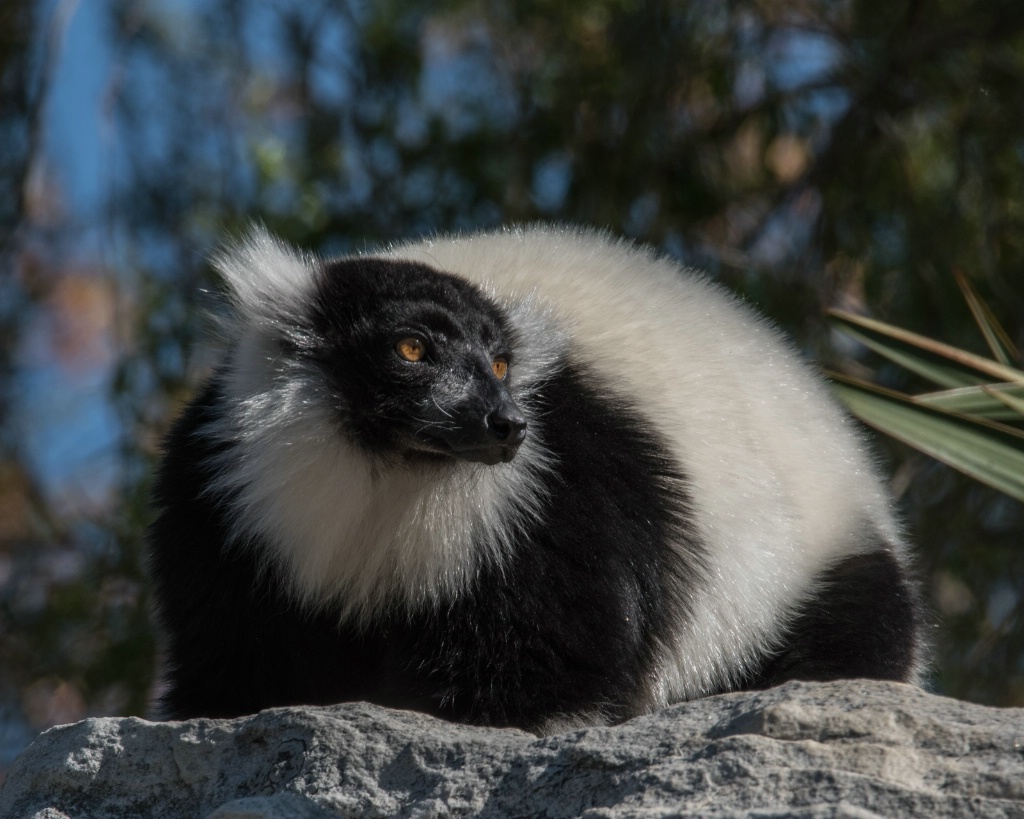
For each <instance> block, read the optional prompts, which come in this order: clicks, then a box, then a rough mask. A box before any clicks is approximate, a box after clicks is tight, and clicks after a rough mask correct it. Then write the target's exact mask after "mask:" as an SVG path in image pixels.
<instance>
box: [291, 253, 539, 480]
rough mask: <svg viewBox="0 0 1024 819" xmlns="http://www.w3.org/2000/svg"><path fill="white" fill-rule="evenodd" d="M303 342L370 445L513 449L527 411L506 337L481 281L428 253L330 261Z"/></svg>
mask: <svg viewBox="0 0 1024 819" xmlns="http://www.w3.org/2000/svg"><path fill="white" fill-rule="evenodd" d="M310 320H311V324H312V329H313V337H314V338H316V339H317V342H316V344H315V345H313V347H312V348H311V349H309V350H307V351H305V354H306V355H307V356H309V357H310V358H311V359H312V360H314V361H315V362H316V363H317V364H318V366H319V367H320V368H321V369H322V371H323V372H324V375H325V377H326V379H327V382H328V384H329V385H330V387H331V388H332V392H334V393H335V394H336V396H337V398H338V402H339V404H340V410H341V412H342V413H343V416H342V418H340V419H339V420H341V421H342V422H343V423H342V429H344V430H345V431H346V432H347V433H348V434H349V435H350V436H351V437H352V438H353V440H354V441H355V442H356V443H358V444H360V445H362V446H364V447H367V448H368V449H370V450H371V451H375V452H378V453H399V454H402V455H404V456H408V457H414V458H423V457H427V458H437V457H455V458H459V459H464V460H470V461H481V462H484V463H487V464H494V463H498V462H500V461H510V460H512V458H513V457H514V456H515V454H516V451H517V450H518V448H519V445H520V444H521V443H522V441H523V439H524V438H525V436H526V419H525V417H524V416H523V414H522V412H521V411H520V410H519V407H518V406H517V405H516V402H515V400H514V399H513V398H512V395H511V394H510V392H509V383H510V381H511V380H512V379H513V378H514V377H515V376H514V366H513V362H512V346H513V341H514V339H513V338H512V334H511V332H510V330H509V328H508V327H507V326H506V323H505V320H504V318H503V315H502V313H501V311H500V310H499V309H498V307H497V306H496V305H495V304H494V303H493V302H491V301H490V300H489V299H487V298H486V297H485V296H484V295H483V294H482V293H481V292H480V290H479V289H478V288H475V287H473V286H472V285H470V284H468V283H467V282H465V281H463V280H461V279H458V278H456V277H455V276H450V275H447V274H444V273H440V272H438V271H436V270H433V269H431V268H429V267H427V266H426V265H422V264H416V263H412V262H399V261H389V260H384V259H366V258H350V259H343V260H340V261H334V262H330V263H327V264H325V265H324V266H323V268H322V270H321V275H320V276H319V277H318V281H317V288H316V292H315V296H314V299H313V304H312V308H311V313H310Z"/></svg>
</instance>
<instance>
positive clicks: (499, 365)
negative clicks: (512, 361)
mask: <svg viewBox="0 0 1024 819" xmlns="http://www.w3.org/2000/svg"><path fill="white" fill-rule="evenodd" d="M491 369H492V370H494V375H495V376H496V377H497V379H498V380H499V381H504V380H505V376H506V375H508V359H506V358H504V357H503V356H498V357H497V358H496V359H494V361H492V362H491Z"/></svg>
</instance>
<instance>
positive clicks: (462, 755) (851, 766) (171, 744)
mask: <svg viewBox="0 0 1024 819" xmlns="http://www.w3.org/2000/svg"><path fill="white" fill-rule="evenodd" d="M203 816H206V817H210V819H320V817H329V816H358V817H378V816H380V817H384V816H407V817H428V816H492V817H504V816H519V817H534V816H545V817H552V819H554V817H563V816H564V817H575V816H587V817H655V816H699V817H741V816H742V817H762V818H763V819H766V818H767V817H783V816H787V817H790V816H792V817H815V819H818V818H819V817H820V818H821V819H825V817H850V818H851V819H853V817H858V818H859V819H867V817H879V816H887V817H888V816H899V817H904V816H921V817H929V819H936V818H937V817H947V816H957V817H960V816H983V817H1022V819H1024V709H995V708H986V707H983V706H980V705H972V704H970V703H965V702H959V701H956V700H950V699H945V698H942V697H937V696H934V695H931V694H927V693H925V692H923V691H920V690H918V689H916V688H912V687H910V686H906V685H900V684H895V683H878V682H865V681H859V680H858V681H847V682H838V683H824V684H814V683H788V684H786V685H784V686H781V687H779V688H776V689H773V690H770V691H764V692H758V693H747V694H729V695H725V696H720V697H711V698H709V699H706V700H701V701H698V702H692V703H685V704H682V705H678V706H674V707H672V708H669V709H666V710H665V711H662V712H660V713H658V714H652V715H650V716H647V717H641V718H639V719H635V720H632V721H631V722H629V723H627V724H625V725H621V726H618V727H615V728H591V729H587V730H581V731H575V732H572V733H568V734H563V735H560V736H551V737H545V738H537V737H535V736H532V735H530V734H526V733H523V732H521V731H515V730H493V729H484V728H473V727H468V726H464V725H453V724H450V723H445V722H441V721H438V720H436V719H432V718H430V717H426V716H423V715H420V714H414V713H407V712H400V711H390V710H387V709H384V708H378V707H376V706H371V705H365V704H361V703H360V704H352V705H338V706H333V707H330V708H286V709H275V710H271V711H265V712H264V713H262V714H259V715H257V716H253V717H247V718H244V719H237V720H192V721H189V722H170V723H151V722H146V721H144V720H140V719H134V718H124V719H114V718H107V719H91V720H85V721H84V722H80V723H77V724H75V725H65V726H61V727H58V728H53V729H51V730H49V731H47V732H46V733H44V734H42V735H41V736H40V737H39V738H38V739H37V740H36V741H35V743H33V745H32V746H31V747H29V748H28V749H27V750H26V751H25V752H24V753H23V754H22V755H21V756H20V757H19V758H18V760H17V761H16V762H15V764H14V766H13V768H12V769H11V770H10V773H9V775H8V778H7V782H6V784H5V785H4V788H3V791H2V792H0V817H3V819H23V817H33V818H34V819H44V818H45V819H86V817H88V819H104V817H110V818H111V819H114V817H117V819H122V818H123V817H131V819H136V818H137V817H203Z"/></svg>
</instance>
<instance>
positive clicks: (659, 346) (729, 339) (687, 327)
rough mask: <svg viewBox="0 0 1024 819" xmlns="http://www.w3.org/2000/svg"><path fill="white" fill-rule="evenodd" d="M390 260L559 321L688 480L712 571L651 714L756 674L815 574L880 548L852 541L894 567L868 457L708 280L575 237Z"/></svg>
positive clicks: (809, 382) (800, 369)
mask: <svg viewBox="0 0 1024 819" xmlns="http://www.w3.org/2000/svg"><path fill="white" fill-rule="evenodd" d="M391 255H393V256H395V257H398V258H405V259H412V260H416V261H421V262H425V263H428V264H432V265H434V266H436V267H438V268H440V269H442V270H447V271H449V272H452V273H456V274H459V275H461V276H464V277H466V278H467V279H469V280H470V281H473V282H476V283H477V284H479V285H481V286H483V287H484V288H485V289H487V290H488V291H489V292H491V293H492V294H494V295H495V296H496V297H497V298H498V300H499V303H500V302H502V301H507V300H513V301H514V300H516V299H518V298H521V297H522V296H524V295H527V294H529V295H531V296H533V297H535V298H536V299H538V300H539V301H543V302H546V303H548V304H550V305H551V306H552V307H553V309H554V310H555V311H556V312H557V313H558V314H560V315H562V316H564V317H565V319H566V322H567V328H568V329H569V332H570V340H569V355H570V358H571V359H573V360H576V361H579V362H581V363H582V364H585V365H587V366H589V367H591V368H593V369H594V370H596V371H597V373H598V374H599V375H601V376H602V379H601V380H602V382H603V383H606V384H612V385H615V388H616V390H617V391H618V392H619V393H620V394H621V395H622V396H624V397H626V398H627V399H628V400H629V401H630V402H631V404H632V405H633V406H635V407H636V408H637V409H638V410H639V411H640V412H641V413H643V415H644V416H645V417H646V418H647V419H648V420H649V421H650V422H652V423H653V426H654V427H655V428H656V429H657V430H658V431H659V432H660V433H661V435H662V436H664V438H665V439H666V440H667V441H668V443H669V445H670V446H671V448H672V450H673V452H672V454H673V455H674V457H675V459H676V460H677V462H678V463H679V464H680V465H681V466H682V468H683V469H684V471H685V473H686V474H687V475H688V477H689V478H690V479H691V481H692V487H691V492H692V497H693V506H694V510H695V518H696V525H697V529H698V531H699V533H700V536H701V538H702V539H703V541H704V543H705V544H707V546H708V547H709V550H710V566H709V569H708V572H707V575H706V576H705V577H704V578H703V582H702V583H699V584H695V586H696V588H698V589H700V590H701V591H700V592H699V594H700V598H699V599H698V600H696V601H694V607H693V610H692V616H691V617H688V618H687V620H686V622H684V623H680V625H679V632H678V639H677V641H676V645H675V646H674V651H672V652H671V655H672V656H669V657H666V658H665V664H664V668H663V669H662V670H661V674H660V678H659V680H658V683H657V685H656V687H655V690H654V691H653V692H652V693H653V695H654V697H655V699H656V701H660V702H663V703H664V702H668V701H673V700H677V699H679V698H692V697H695V696H700V695H702V694H705V693H707V692H709V691H712V690H715V689H716V688H718V687H719V686H720V685H721V684H722V683H727V682H729V681H731V680H734V679H736V678H737V677H739V676H741V675H742V673H743V672H744V671H745V670H747V669H749V668H752V667H753V666H754V665H755V664H756V663H757V662H758V661H759V659H760V658H762V657H763V656H764V652H765V651H766V650H770V649H771V648H772V646H773V644H775V643H776V641H778V640H779V638H780V637H781V636H782V634H781V631H782V628H781V621H782V619H783V617H784V616H785V615H786V613H787V612H788V611H791V610H792V608H793V607H794V606H796V605H797V604H799V603H800V602H801V600H802V599H803V598H805V597H806V596H807V595H808V594H809V593H810V592H812V591H813V589H812V587H811V582H812V578H813V577H814V576H815V575H816V574H817V573H819V572H820V571H821V570H822V569H823V568H826V567H827V566H828V565H829V564H830V563H832V562H834V561H835V560H837V559H838V558H841V557H843V556H846V555H849V554H852V553H856V552H858V551H860V550H863V549H866V548H868V547H874V548H878V547H879V545H880V544H879V543H877V542H873V543H862V542H861V538H862V537H864V535H862V534H861V533H863V532H865V531H867V532H869V533H870V532H871V531H872V530H874V532H877V533H879V534H880V535H881V537H882V538H883V539H884V540H885V541H886V542H887V543H888V544H889V546H890V547H891V548H892V549H894V550H895V551H896V552H897V554H899V552H900V550H901V548H902V547H901V546H900V543H899V535H898V532H897V531H896V527H895V525H894V523H893V521H892V517H891V515H890V513H889V511H888V507H887V501H886V498H885V494H884V492H883V490H882V488H881V486H880V484H879V481H878V479H877V478H876V477H875V470H874V468H873V465H872V463H871V460H870V457H869V456H868V454H867V453H866V452H865V450H864V447H863V444H862V442H861V440H860V439H859V438H858V436H857V435H856V434H855V433H854V431H853V429H852V427H851V424H850V422H849V421H848V420H847V418H846V417H845V416H844V415H843V414H842V413H841V412H840V411H839V410H838V409H837V408H836V407H835V405H834V404H833V401H832V399H831V398H830V396H829V395H828V394H827V392H826V390H825V387H824V385H823V384H822V383H821V381H820V379H819V378H818V377H817V376H815V375H812V374H811V373H810V372H809V370H808V369H807V367H806V366H805V365H804V364H803V363H802V362H801V361H800V360H799V359H798V357H797V356H796V355H795V353H794V352H793V351H792V350H791V348H790V346H789V344H788V343H787V342H786V341H785V339H783V338H782V337H781V335H780V334H779V333H778V332H777V331H776V330H774V329H773V328H772V327H770V326H769V325H768V324H767V323H766V322H765V321H763V320H761V319H760V318H759V317H757V316H755V315H754V314H753V313H752V312H751V311H749V310H747V309H745V308H744V307H742V306H741V305H740V304H738V303H737V301H736V300H735V299H734V298H733V297H731V296H730V295H728V294H726V293H725V292H724V291H723V290H721V289H720V288H718V287H717V286H714V285H712V284H711V283H709V282H708V281H707V280H706V279H704V278H703V277H701V276H699V275H695V274H693V273H692V272H688V271H684V270H683V269H681V268H680V267H679V266H678V265H676V264H674V263H672V262H670V261H667V260H665V259H663V258H659V257H656V256H654V255H652V254H651V253H650V252H648V251H645V250H642V249H637V248H635V247H633V246H631V245H628V244H626V243H622V242H616V241H612V240H610V239H608V238H606V237H604V236H602V235H600V234H595V233H592V232H587V231H578V230H573V229H553V228H527V229H517V230H512V231H504V232H499V233H492V234H484V235H476V236H467V237H459V238H456V239H447V238H440V239H434V240H429V241H423V242H418V243H413V244H409V245H405V246H401V247H398V248H395V249H393V250H392V251H391ZM594 480H595V481H597V480H600V476H594ZM578 489H579V491H580V492H586V491H587V487H586V486H580V487H578ZM872 524H873V526H872ZM867 536H868V537H870V534H869V535H867ZM680 548H685V547H684V546H683V545H682V544H681V545H680Z"/></svg>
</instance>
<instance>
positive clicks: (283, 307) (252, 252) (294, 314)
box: [213, 225, 318, 324]
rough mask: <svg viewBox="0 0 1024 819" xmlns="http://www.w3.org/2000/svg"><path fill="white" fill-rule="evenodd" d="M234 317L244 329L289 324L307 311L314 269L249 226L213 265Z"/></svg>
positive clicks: (277, 241)
mask: <svg viewBox="0 0 1024 819" xmlns="http://www.w3.org/2000/svg"><path fill="white" fill-rule="evenodd" d="M213 264H214V267H215V268H216V270H217V272H219V273H220V275H221V276H223V278H224V282H225V283H226V285H227V292H228V297H229V298H230V300H231V304H232V305H233V306H234V308H235V310H236V313H237V317H238V319H240V320H241V321H243V322H246V323H250V322H251V323H256V324H262V323H265V322H268V321H270V322H279V321H290V320H294V319H296V318H299V317H301V316H302V314H303V312H304V311H305V310H306V309H308V305H309V302H310V295H311V294H312V291H313V289H314V287H315V283H316V275H317V269H318V263H317V261H316V259H315V258H314V257H313V256H311V255H304V254H301V253H299V252H298V251H297V250H295V249H294V248H292V247H291V246H289V245H288V244H286V243H285V242H283V241H281V240H280V239H277V238H275V237H274V236H271V235H270V233H268V232H267V229H266V228H265V227H263V226H262V225H253V226H252V227H251V228H250V229H249V231H248V232H247V233H246V234H245V235H244V236H243V237H242V238H241V239H239V240H237V241H235V242H233V243H230V244H227V245H225V246H224V248H222V250H221V251H220V252H219V253H218V254H217V255H216V256H215V257H214V259H213Z"/></svg>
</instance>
